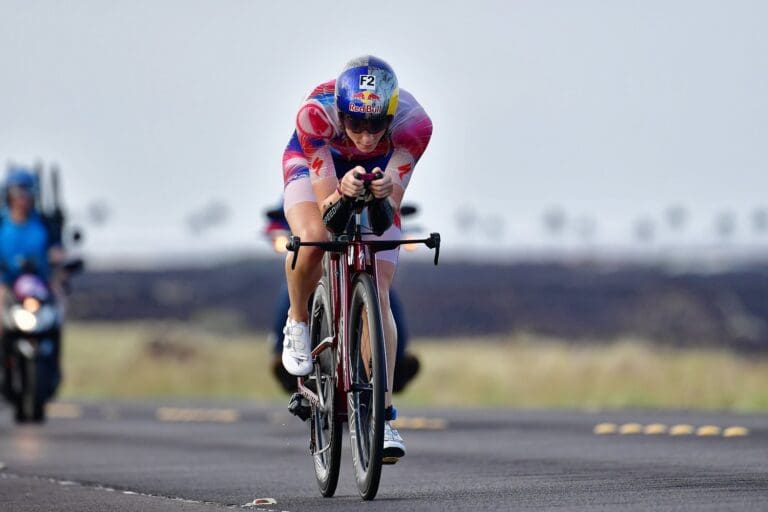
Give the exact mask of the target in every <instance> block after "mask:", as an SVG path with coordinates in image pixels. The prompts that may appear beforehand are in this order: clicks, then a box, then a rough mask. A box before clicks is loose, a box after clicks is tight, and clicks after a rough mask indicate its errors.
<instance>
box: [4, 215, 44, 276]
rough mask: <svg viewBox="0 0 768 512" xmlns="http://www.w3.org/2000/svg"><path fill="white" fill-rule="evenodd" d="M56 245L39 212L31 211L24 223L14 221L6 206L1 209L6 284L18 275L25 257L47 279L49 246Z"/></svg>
mask: <svg viewBox="0 0 768 512" xmlns="http://www.w3.org/2000/svg"><path fill="white" fill-rule="evenodd" d="M53 245H55V242H54V241H53V238H52V236H51V234H50V232H49V229H48V227H47V226H46V224H45V222H44V220H43V218H42V217H41V216H40V214H38V213H37V212H32V214H31V215H30V216H29V218H28V219H27V220H26V221H25V222H22V223H16V222H14V221H13V219H12V218H11V216H10V214H9V212H8V209H7V208H4V209H3V210H2V212H0V264H1V266H2V280H3V282H4V283H5V284H9V285H10V284H12V283H13V281H14V280H15V279H16V278H17V277H18V276H19V274H20V273H21V270H22V268H21V267H22V265H23V263H24V261H25V260H28V261H30V262H31V263H33V264H34V266H35V269H36V272H37V273H38V274H39V275H40V276H41V277H42V278H43V279H45V280H48V278H49V274H50V266H49V264H48V249H50V248H51V246H53Z"/></svg>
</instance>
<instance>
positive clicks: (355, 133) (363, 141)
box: [341, 114, 391, 153]
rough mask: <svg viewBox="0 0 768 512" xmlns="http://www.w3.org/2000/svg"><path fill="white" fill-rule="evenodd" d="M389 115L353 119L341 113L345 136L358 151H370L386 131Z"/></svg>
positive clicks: (389, 119)
mask: <svg viewBox="0 0 768 512" xmlns="http://www.w3.org/2000/svg"><path fill="white" fill-rule="evenodd" d="M390 121H391V117H376V118H372V119H355V118H353V117H350V116H348V115H344V114H342V116H341V122H342V124H343V125H344V131H345V133H346V134H347V137H349V139H350V140H351V141H352V142H353V143H354V144H355V146H356V147H357V149H358V150H359V151H362V152H363V153H370V152H371V151H373V150H374V149H376V146H378V144H379V141H381V138H382V137H383V136H384V134H385V133H386V131H387V127H388V126H389V123H390Z"/></svg>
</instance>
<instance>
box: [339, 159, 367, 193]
mask: <svg viewBox="0 0 768 512" xmlns="http://www.w3.org/2000/svg"><path fill="white" fill-rule="evenodd" d="M355 174H365V169H363V167H362V166H359V165H358V166H357V167H354V168H352V169H350V170H349V171H347V174H345V175H344V176H343V177H342V178H341V183H339V188H340V189H341V193H342V194H344V195H345V196H347V197H358V196H359V195H361V194H362V193H363V190H364V189H365V184H364V183H363V180H359V179H357V178H355Z"/></svg>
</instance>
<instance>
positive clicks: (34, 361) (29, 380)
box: [1, 259, 83, 423]
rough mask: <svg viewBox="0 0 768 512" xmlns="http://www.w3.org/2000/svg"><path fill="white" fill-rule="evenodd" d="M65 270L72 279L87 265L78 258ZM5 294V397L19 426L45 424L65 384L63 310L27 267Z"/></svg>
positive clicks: (65, 267)
mask: <svg viewBox="0 0 768 512" xmlns="http://www.w3.org/2000/svg"><path fill="white" fill-rule="evenodd" d="M61 267H62V269H63V270H64V271H65V273H66V274H65V275H67V276H70V275H73V274H76V273H78V272H80V271H82V269H83V262H82V260H80V259H75V260H71V261H68V262H66V263H64V264H63V265H62V266H61ZM65 284H66V282H65ZM5 295H6V296H5V301H4V304H3V334H2V341H1V343H2V351H1V353H2V367H3V372H2V377H3V383H2V394H3V396H4V397H5V399H6V400H7V401H8V402H10V403H11V405H12V406H13V407H14V409H15V416H16V421H17V422H18V423H27V422H35V423H39V422H43V421H45V404H46V403H47V402H48V401H49V400H50V399H51V398H53V396H54V395H55V393H56V390H57V389H58V386H59V383H60V382H61V370H60V361H59V352H60V348H61V326H62V315H61V312H60V308H59V307H58V304H57V301H56V297H55V295H54V293H53V292H52V290H51V287H50V286H49V285H48V284H47V283H46V282H45V280H44V279H43V278H41V277H40V276H39V275H38V274H37V273H35V272H34V270H33V269H31V268H29V266H26V268H24V271H23V272H22V273H21V274H20V275H19V276H18V277H17V278H16V279H15V280H14V281H13V284H12V285H11V287H10V289H9V290H8V293H6V294H5Z"/></svg>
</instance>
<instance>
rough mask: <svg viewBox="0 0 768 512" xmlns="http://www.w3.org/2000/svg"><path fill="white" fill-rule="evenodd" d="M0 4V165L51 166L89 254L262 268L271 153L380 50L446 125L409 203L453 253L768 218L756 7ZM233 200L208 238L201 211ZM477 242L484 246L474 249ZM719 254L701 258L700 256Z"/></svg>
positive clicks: (744, 238)
mask: <svg viewBox="0 0 768 512" xmlns="http://www.w3.org/2000/svg"><path fill="white" fill-rule="evenodd" d="M319 5H321V4H318V3H317V2H311V1H280V2H262V1H255V0H251V1H233V0H229V1H224V0H222V1H213V0H210V1H192V0H173V1H171V0H167V1H161V0H152V1H136V0H132V1H116V0H110V1H108V2H104V1H101V0H94V1H71V2H61V1H32V0H19V1H14V0H0V78H1V79H0V159H2V160H15V161H21V162H32V161H34V160H35V159H36V158H41V159H43V160H45V161H49V162H50V161H56V162H58V163H59V164H60V165H61V167H62V169H63V171H64V178H65V191H66V196H67V201H68V204H69V206H70V208H71V209H72V210H73V212H74V214H78V212H82V211H83V210H84V208H85V207H86V205H87V204H89V203H90V202H92V201H94V200H103V201H105V202H106V203H108V204H109V205H110V207H111V209H112V217H111V219H110V222H109V224H108V226H107V227H105V228H102V229H95V228H93V229H90V230H89V233H88V235H89V241H88V247H87V248H88V250H89V251H90V252H92V253H95V254H97V255H112V254H153V253H162V252H166V253H167V252H169V251H190V252H195V251H204V250H207V249H211V248H224V247H240V248H245V249H257V248H260V247H263V248H266V244H264V242H263V241H262V240H261V239H259V238H258V233H259V230H260V229H261V227H262V226H263V220H262V212H263V210H264V209H265V208H267V207H268V206H271V205H273V204H274V203H276V202H277V200H278V198H279V196H280V193H281V191H282V176H281V165H280V163H281V156H282V150H283V148H284V147H285V144H286V143H287V140H288V138H289V136H290V134H291V130H292V129H293V121H294V117H295V111H296V108H297V106H298V104H299V101H300V100H301V97H302V95H303V94H305V93H306V92H307V91H308V90H309V89H310V88H311V87H313V86H314V85H316V84H317V83H319V82H322V81H325V80H328V79H330V78H332V77H334V76H335V75H336V74H337V73H338V71H339V70H340V69H341V67H342V66H343V65H344V63H345V62H346V61H347V60H348V59H349V58H351V57H354V56H356V55H359V54H363V53H372V54H375V55H378V56H380V57H382V58H384V59H385V60H387V61H389V62H390V63H391V64H392V65H393V67H394V68H395V70H396V72H397V74H398V77H399V80H400V85H401V87H403V88H405V89H408V90H409V91H411V92H412V93H413V94H414V95H415V96H416V98H417V99H418V100H419V101H420V102H421V103H422V104H423V105H424V107H425V108H426V110H427V112H428V113H429V114H430V116H431V117H432V119H433V123H434V126H435V130H434V135H433V139H432V143H431V144H430V146H429V148H428V150H427V152H426V154H425V156H424V158H423V159H422V161H421V163H420V164H419V166H418V167H417V169H416V171H415V174H414V178H413V180H412V181H411V186H410V188H409V190H408V193H407V195H406V199H407V200H410V201H415V202H418V203H419V204H420V205H421V206H422V207H423V209H424V214H423V215H422V217H421V218H420V221H419V223H420V224H422V225H424V226H425V227H427V228H429V229H431V230H439V231H442V232H443V234H444V238H445V239H446V240H447V241H446V245H447V248H450V247H457V248H458V247H459V246H461V245H462V240H464V239H466V237H468V236H473V235H472V234H471V233H469V234H467V233H461V232H460V231H459V230H458V229H457V223H456V222H455V216H456V211H457V210H458V209H462V208H463V209H465V210H473V211H476V212H477V215H478V219H479V222H480V223H481V224H482V225H488V224H489V223H490V222H491V220H492V219H496V221H503V228H504V237H503V238H504V240H505V242H504V243H505V245H506V246H510V247H514V246H525V245H530V246H536V244H540V243H544V240H545V237H544V235H543V233H542V231H543V230H542V227H541V215H542V212H543V211H544V210H545V209H547V208H548V207H550V206H551V205H561V206H562V208H563V209H564V210H565V211H566V213H567V214H568V216H569V218H572V219H579V218H582V217H593V218H595V219H596V221H597V226H598V228H597V232H596V235H595V243H597V244H603V243H604V244H631V243H632V237H633V235H632V231H631V225H632V223H633V222H634V221H635V220H636V219H638V218H640V217H648V218H649V219H660V216H661V212H662V211H663V209H664V208H665V207H667V206H668V205H670V204H677V203H679V204H682V205H684V206H685V207H686V208H688V209H689V211H690V212H691V222H690V224H689V225H688V227H687V234H686V235H685V237H687V238H685V237H684V238H685V239H686V240H689V241H690V242H691V243H698V242H702V241H706V240H708V239H709V238H714V235H713V234H712V232H713V229H712V218H713V216H714V215H715V214H716V213H717V212H720V211H726V210H731V211H733V213H734V214H735V215H736V216H737V219H738V221H739V222H741V223H742V226H741V227H740V231H739V232H738V233H737V236H736V240H737V241H740V242H745V243H746V242H750V241H751V240H754V237H753V236H752V235H751V234H750V233H748V232H747V229H746V223H747V220H748V216H749V214H750V212H752V211H753V210H754V209H755V208H757V207H760V206H768V199H767V198H766V190H768V172H767V171H768V156H767V152H766V148H767V144H766V141H768V94H766V91H768V66H766V56H768V35H767V34H768V32H767V31H766V20H768V3H766V2H760V1H754V2H747V1H731V2H724V1H717V2H707V1H666V0H665V1H646V2H629V1H626V2H619V1H607V0H606V1H578V2H574V1H570V0H563V1H514V2H512V1H478V0H475V1H472V2H456V1H436V0H435V1H431V2H427V1H424V2H420V1H419V2H415V1H407V2H406V1H390V2H386V3H380V2H334V3H333V5H332V6H331V5H330V4H329V5H323V7H322V8H319V7H318V6H319ZM211 200H221V201H225V202H227V203H228V204H229V205H230V207H231V211H232V217H231V219H230V221H229V222H228V223H227V224H225V225H223V226H221V227H220V228H217V229H216V230H215V232H211V233H208V234H207V235H205V236H200V237H195V236H193V235H191V234H190V233H189V232H188V230H186V228H185V224H184V219H185V218H186V216H187V215H188V214H189V213H190V211H192V210H195V209H198V208H200V207H203V206H204V205H205V204H207V203H208V202H210V201H211ZM474 236H475V239H477V237H478V236H479V235H474ZM708 237H709V238H708Z"/></svg>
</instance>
